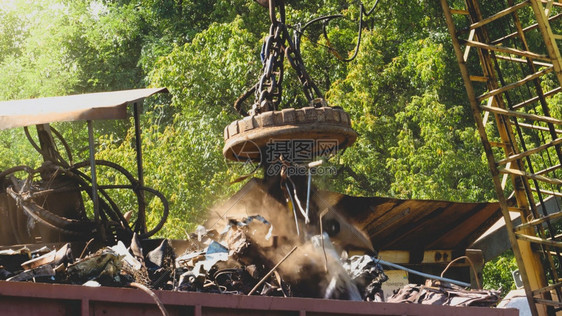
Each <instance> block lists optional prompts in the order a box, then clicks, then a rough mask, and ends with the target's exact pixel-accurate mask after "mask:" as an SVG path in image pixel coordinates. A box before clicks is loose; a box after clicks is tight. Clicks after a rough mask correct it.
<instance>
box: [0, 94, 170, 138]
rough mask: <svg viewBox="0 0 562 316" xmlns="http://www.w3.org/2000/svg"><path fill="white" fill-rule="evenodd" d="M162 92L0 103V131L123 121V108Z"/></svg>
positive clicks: (73, 96) (125, 110)
mask: <svg viewBox="0 0 562 316" xmlns="http://www.w3.org/2000/svg"><path fill="white" fill-rule="evenodd" d="M166 91H167V90H166V88H150V89H134V90H123V91H112V92H99V93H88V94H77V95H69V96H62V97H49V98H38V99H27V100H13V101H4V102H0V130H2V129H8V128H14V127H22V126H29V125H36V124H46V123H53V122H63V121H80V120H106V119H123V118H126V117H127V106H128V105H129V104H133V103H135V102H140V101H142V100H143V99H144V98H147V97H149V96H151V95H153V94H155V93H160V92H166Z"/></svg>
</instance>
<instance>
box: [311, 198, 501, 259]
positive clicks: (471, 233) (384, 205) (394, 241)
mask: <svg viewBox="0 0 562 316" xmlns="http://www.w3.org/2000/svg"><path fill="white" fill-rule="evenodd" d="M320 198H321V199H323V200H326V201H332V202H333V203H334V205H333V206H332V207H333V208H334V209H335V210H336V211H337V212H339V213H340V214H342V215H344V216H345V217H346V218H347V219H348V220H350V221H351V222H352V223H353V224H355V226H356V227H357V228H359V229H361V230H363V231H364V232H365V233H366V234H367V235H368V236H369V238H370V239H371V241H372V242H373V246H374V247H375V249H393V250H420V249H423V250H429V249H453V250H455V249H458V250H464V249H466V248H468V247H469V246H470V245H471V244H472V243H473V242H474V241H475V240H476V239H477V238H478V237H480V236H481V235H482V234H483V233H484V232H485V231H486V230H487V229H488V228H490V227H491V226H492V225H493V224H494V223H495V222H496V221H497V220H498V218H500V217H501V211H500V205H499V203H497V202H496V203H458V202H447V201H435V200H400V199H393V198H385V197H354V196H348V195H343V194H339V193H334V192H326V191H323V192H321V193H320Z"/></svg>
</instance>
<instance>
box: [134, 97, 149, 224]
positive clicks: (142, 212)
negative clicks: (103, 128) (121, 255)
mask: <svg viewBox="0 0 562 316" xmlns="http://www.w3.org/2000/svg"><path fill="white" fill-rule="evenodd" d="M133 116H134V119H135V146H136V148H135V149H136V151H137V176H138V178H139V186H140V187H144V169H143V165H142V141H141V129H140V109H139V103H138V102H135V103H134V104H133ZM136 226H137V227H136V232H137V233H139V234H143V233H146V204H145V201H144V191H142V190H141V191H140V200H139V213H138V218H137V225H136Z"/></svg>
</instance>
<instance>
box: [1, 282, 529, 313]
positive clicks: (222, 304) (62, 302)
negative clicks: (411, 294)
mask: <svg viewBox="0 0 562 316" xmlns="http://www.w3.org/2000/svg"><path fill="white" fill-rule="evenodd" d="M155 293H156V295H157V296H158V297H159V298H160V300H161V301H162V302H163V303H164V305H165V306H166V310H167V311H168V313H169V314H170V315H194V316H203V315H205V316H218V315H236V316H245V315H252V316H254V315H268V316H269V315H271V316H273V315H295V316H297V315H298V316H319V315H328V316H335V315H454V316H465V315H466V316H472V315H478V316H488V315H489V316H492V315H494V316H496V315H497V316H500V315H501V316H517V315H519V312H518V311H517V310H515V309H499V308H482V307H451V306H436V305H419V304H393V303H370V302H351V301H338V300H321V299H309V298H280V297H263V296H250V297H248V296H241V295H220V294H207V293H192V292H171V291H155ZM0 315H18V316H24V315H83V316H87V315H161V312H160V310H159V309H158V307H157V306H156V304H155V302H154V301H153V299H152V298H151V297H150V296H149V295H148V294H147V293H145V292H143V291H141V290H138V289H130V288H112V287H98V288H90V287H85V286H79V285H65V284H40V283H29V282H5V281H0Z"/></svg>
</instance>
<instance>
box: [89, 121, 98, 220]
mask: <svg viewBox="0 0 562 316" xmlns="http://www.w3.org/2000/svg"><path fill="white" fill-rule="evenodd" d="M88 145H89V146H90V169H91V172H92V200H93V202H94V220H95V222H96V223H99V221H100V205H99V197H98V177H97V174H96V148H95V147H94V127H93V123H92V121H91V120H89V121H88Z"/></svg>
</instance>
